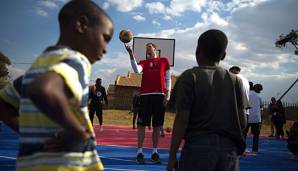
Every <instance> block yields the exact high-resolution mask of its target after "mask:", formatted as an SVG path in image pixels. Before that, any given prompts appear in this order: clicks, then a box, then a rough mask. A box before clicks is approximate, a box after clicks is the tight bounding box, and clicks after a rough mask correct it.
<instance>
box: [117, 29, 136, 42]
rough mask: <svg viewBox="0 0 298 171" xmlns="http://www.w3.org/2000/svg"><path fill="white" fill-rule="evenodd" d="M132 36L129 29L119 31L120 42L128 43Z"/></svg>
mask: <svg viewBox="0 0 298 171" xmlns="http://www.w3.org/2000/svg"><path fill="white" fill-rule="evenodd" d="M132 36H133V34H132V32H131V31H129V30H126V29H124V30H121V32H120V33H119V39H120V40H121V42H123V43H128V42H130V41H131V39H132Z"/></svg>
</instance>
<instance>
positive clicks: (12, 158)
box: [0, 156, 16, 160]
mask: <svg viewBox="0 0 298 171" xmlns="http://www.w3.org/2000/svg"><path fill="white" fill-rule="evenodd" d="M0 158H4V159H11V160H16V158H14V157H8V156H0Z"/></svg>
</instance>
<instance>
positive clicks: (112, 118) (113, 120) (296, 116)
mask: <svg viewBox="0 0 298 171" xmlns="http://www.w3.org/2000/svg"><path fill="white" fill-rule="evenodd" d="M132 117H133V115H132V114H131V113H129V111H128V110H114V109H107V110H104V111H103V120H104V121H103V122H104V124H114V125H127V126H132ZM174 119H175V114H174V113H171V112H166V115H165V122H164V128H168V127H169V128H172V126H173V122H174ZM287 119H288V120H287V123H286V125H285V126H284V130H289V128H290V127H291V126H292V124H293V122H294V121H295V120H296V121H297V120H298V109H291V111H290V110H288V114H287ZM94 122H95V124H98V121H97V119H95V120H94ZM261 134H265V135H268V134H270V125H269V121H268V112H267V110H265V111H264V116H263V123H262V129H261Z"/></svg>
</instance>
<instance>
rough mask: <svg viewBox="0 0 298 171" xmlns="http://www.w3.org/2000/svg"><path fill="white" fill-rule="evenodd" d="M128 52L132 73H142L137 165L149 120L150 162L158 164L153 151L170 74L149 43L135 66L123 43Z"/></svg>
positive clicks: (162, 59)
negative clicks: (151, 128)
mask: <svg viewBox="0 0 298 171" xmlns="http://www.w3.org/2000/svg"><path fill="white" fill-rule="evenodd" d="M125 47H126V50H127V52H128V53H129V56H130V60H131V66H132V68H133V70H134V72H136V73H141V72H142V73H143V76H142V83H141V93H140V95H141V96H140V109H139V113H138V114H139V115H138V152H137V162H138V163H140V164H143V163H144V154H143V150H142V147H143V142H144V138H145V127H146V126H150V123H151V118H152V126H153V133H152V143H153V151H152V155H151V161H152V162H154V163H160V159H159V154H158V152H157V147H158V139H159V137H160V129H161V128H162V126H163V122H164V113H165V106H166V104H167V103H168V101H169V99H170V90H171V71H170V65H169V62H168V59H167V58H165V57H158V56H157V53H156V50H157V47H156V45H155V44H153V43H148V44H146V59H145V60H141V61H140V62H139V64H137V63H136V60H135V57H134V54H133V51H132V48H131V46H129V45H127V44H125Z"/></svg>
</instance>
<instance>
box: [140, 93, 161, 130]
mask: <svg viewBox="0 0 298 171" xmlns="http://www.w3.org/2000/svg"><path fill="white" fill-rule="evenodd" d="M163 100H164V95H162V94H150V95H141V96H140V108H139V113H138V125H141V126H150V125H151V124H150V123H151V118H152V126H153V127H159V126H162V125H163V123H164V117H165V106H164V104H163Z"/></svg>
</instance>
